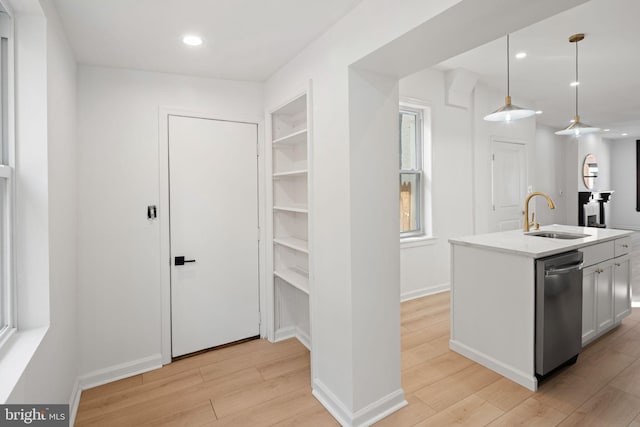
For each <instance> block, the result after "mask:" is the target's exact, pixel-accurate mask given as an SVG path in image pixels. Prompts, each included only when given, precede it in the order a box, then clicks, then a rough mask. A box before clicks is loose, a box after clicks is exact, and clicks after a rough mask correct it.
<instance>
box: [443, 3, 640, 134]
mask: <svg viewBox="0 0 640 427" xmlns="http://www.w3.org/2000/svg"><path fill="white" fill-rule="evenodd" d="M639 16H640V1H638V0H592V1H590V2H588V3H585V4H583V5H581V6H578V7H576V8H574V9H570V10H568V11H566V12H563V13H561V14H558V15H556V16H554V17H551V18H549V19H546V20H544V21H542V22H539V23H537V24H534V25H532V26H530V27H527V28H525V29H522V30H520V31H518V32H515V33H513V34H511V36H510V38H511V96H512V98H513V103H514V104H516V105H519V106H522V107H529V108H534V109H540V110H543V114H542V115H540V116H538V121H539V122H541V123H544V124H547V125H549V126H552V127H554V128H558V129H562V128H564V127H565V126H567V125H568V124H569V120H570V119H572V118H573V116H574V114H575V113H574V111H575V98H574V93H575V92H574V89H573V88H572V87H570V86H569V83H570V82H571V81H573V80H574V74H575V45H574V44H572V43H569V41H568V39H569V36H570V35H572V34H575V33H585V34H586V38H585V39H584V40H583V41H582V42H580V44H579V71H580V83H581V84H580V87H579V90H580V92H579V94H580V98H579V99H580V103H579V112H580V118H581V120H582V121H583V122H586V123H588V124H590V125H593V126H598V127H600V128H603V129H604V128H610V129H611V131H610V132H606V133H603V135H604V136H606V137H607V138H619V137H622V136H621V133H623V132H626V133H628V134H629V136H628V137H640V53H639V52H640V46H639V45H640V25H638V17H639ZM519 51H526V52H527V57H526V58H525V59H522V60H517V59H515V58H514V55H515V54H516V53H517V52H519ZM436 68H439V69H443V70H448V69H455V68H464V69H467V70H469V71H472V72H474V73H476V74H477V75H478V76H479V80H480V81H482V82H484V83H485V84H487V85H489V86H491V87H494V88H496V89H498V90H499V91H500V92H501V93H505V95H506V75H507V74H506V38H504V37H503V38H500V39H498V40H495V41H493V42H491V43H488V44H486V45H483V46H481V47H479V48H477V49H474V50H471V51H469V52H466V53H464V54H462V55H459V56H457V57H454V58H452V59H449V60H447V61H444V62H442V63H441V64H439V65H438V66H437V67H436ZM521 99H524V100H529V101H531V102H533V104H534V105H525V104H526V102H522V101H520V100H521ZM499 106H500V105H496V108H498V107H499ZM487 113H489V111H488V112H487Z"/></svg>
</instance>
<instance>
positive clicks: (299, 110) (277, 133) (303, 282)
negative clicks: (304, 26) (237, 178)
mask: <svg viewBox="0 0 640 427" xmlns="http://www.w3.org/2000/svg"><path fill="white" fill-rule="evenodd" d="M308 101H309V97H308V93H304V94H302V95H300V96H298V97H296V98H295V99H293V100H291V101H290V102H287V103H286V104H284V105H282V106H280V107H278V108H276V109H275V110H273V111H272V112H270V113H269V114H268V115H267V123H268V128H267V133H268V136H269V140H270V146H271V152H270V156H271V157H270V162H268V165H267V169H268V170H269V171H270V173H271V178H272V179H271V180H270V183H269V184H268V188H267V193H268V195H267V198H268V200H267V202H268V205H269V206H270V208H271V209H270V212H269V213H268V215H269V217H270V218H269V219H270V221H268V223H269V229H268V230H267V237H268V239H269V242H268V248H269V249H268V258H269V260H268V265H270V266H271V269H272V270H271V274H270V280H271V283H270V286H269V302H268V304H269V306H270V307H272V308H273V312H272V314H273V316H270V324H269V327H268V333H269V338H270V339H271V340H272V341H280V340H283V339H287V338H291V337H296V338H297V339H298V340H300V342H302V343H303V344H304V345H305V346H307V348H310V347H311V338H310V337H311V324H310V323H311V322H310V316H309V314H310V309H309V307H310V294H311V286H310V280H309V270H310V263H309V260H310V256H311V254H310V249H309V216H310V209H309V176H310V171H309V164H310V162H309V153H310V138H309V135H310V132H309V124H310V119H309V117H310V115H309V108H308V104H309V102H308Z"/></svg>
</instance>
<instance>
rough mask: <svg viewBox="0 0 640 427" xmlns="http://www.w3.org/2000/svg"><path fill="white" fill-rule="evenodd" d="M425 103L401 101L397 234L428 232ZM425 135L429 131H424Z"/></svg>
mask: <svg viewBox="0 0 640 427" xmlns="http://www.w3.org/2000/svg"><path fill="white" fill-rule="evenodd" d="M428 114H429V110H428V107H424V108H417V106H409V105H404V104H400V116H399V118H400V237H401V238H409V237H421V236H428V235H429V234H430V226H429V225H430V218H428V216H427V214H428V212H427V211H428V210H429V203H428V197H429V194H430V192H429V191H428V190H429V188H428V186H429V178H430V177H429V176H428V174H426V173H425V163H427V164H428V162H426V161H425V159H426V158H427V156H425V154H428V150H429V147H428V144H425V140H426V139H427V138H425V133H426V132H425V125H426V124H428ZM427 136H428V135H427Z"/></svg>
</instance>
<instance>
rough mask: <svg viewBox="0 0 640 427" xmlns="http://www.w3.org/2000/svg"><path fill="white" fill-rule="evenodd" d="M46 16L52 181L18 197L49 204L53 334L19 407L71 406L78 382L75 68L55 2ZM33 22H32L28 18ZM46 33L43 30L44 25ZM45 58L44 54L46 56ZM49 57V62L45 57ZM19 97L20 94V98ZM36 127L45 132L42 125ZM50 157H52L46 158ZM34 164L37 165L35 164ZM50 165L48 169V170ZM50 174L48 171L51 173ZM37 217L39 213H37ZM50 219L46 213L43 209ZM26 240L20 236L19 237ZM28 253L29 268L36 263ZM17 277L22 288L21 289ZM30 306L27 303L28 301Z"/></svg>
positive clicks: (24, 385) (22, 387) (17, 393)
mask: <svg viewBox="0 0 640 427" xmlns="http://www.w3.org/2000/svg"><path fill="white" fill-rule="evenodd" d="M41 3H42V7H43V9H44V12H45V15H46V18H47V20H46V84H47V86H46V100H47V113H46V121H45V123H47V125H46V127H45V129H44V132H45V134H48V138H47V139H46V140H45V141H46V146H45V150H44V153H42V150H40V151H41V152H40V153H39V154H38V156H40V155H42V154H44V155H45V165H44V167H42V166H40V170H39V179H40V180H42V181H44V182H45V183H46V182H47V179H48V191H47V185H46V184H45V186H44V188H43V189H41V190H42V191H37V192H34V187H33V186H29V187H28V188H29V189H28V190H25V189H23V192H22V194H21V193H18V194H17V197H19V198H22V199H24V200H30V202H29V209H32V210H36V211H37V209H36V208H35V207H34V206H37V205H38V204H40V203H43V204H44V205H45V206H46V204H47V199H48V221H47V222H48V230H49V237H48V245H47V244H46V240H45V241H44V242H43V240H42V239H41V238H40V239H38V242H39V244H40V245H43V246H44V250H47V249H48V264H49V268H48V269H45V270H44V271H42V270H41V267H40V266H38V265H35V266H34V265H33V264H31V267H30V268H31V269H40V273H42V274H44V275H45V279H44V282H43V283H45V284H46V283H48V284H49V286H48V294H49V301H48V310H45V315H46V313H47V311H48V313H49V316H48V318H47V322H48V323H49V330H48V332H47V334H46V336H45V338H44V340H43V341H42V343H41V344H40V347H39V348H38V350H37V351H36V353H35V355H34V356H33V358H32V360H31V362H30V363H29V365H28V367H27V369H26V370H25V372H24V374H23V375H22V377H21V379H20V382H19V383H18V385H17V386H16V388H15V390H14V392H13V394H12V395H11V397H10V399H9V401H10V402H14V403H18V402H20V403H69V401H70V399H71V398H73V396H72V390H73V386H74V382H75V380H76V377H77V365H78V363H77V360H78V359H77V328H76V326H77V316H76V294H77V286H76V229H75V224H76V207H77V199H76V139H75V126H76V81H75V78H76V64H75V60H74V57H73V54H72V52H71V50H70V48H69V44H68V42H67V40H66V38H65V35H64V32H63V31H62V28H61V26H60V22H59V19H58V16H57V14H56V11H55V9H54V8H53V6H52V4H51V2H50V1H42V2H41ZM29 19H33V18H29ZM43 28H44V25H43ZM43 53H44V51H43ZM43 58H44V57H43ZM19 95H20V94H18V96H19ZM32 126H34V127H36V128H38V129H40V125H39V124H37V123H33V124H32ZM20 143H21V139H20V135H18V155H22V156H23V158H24V159H23V160H25V161H28V162H33V158H32V157H30V154H29V152H28V151H26V147H22V146H21V145H20ZM47 155H48V158H47V157H46V156H47ZM31 164H32V165H33V163H31ZM47 165H48V167H47ZM47 169H48V170H47ZM32 214H38V212H32ZM44 214H45V215H46V214H47V210H46V209H45V210H44ZM17 237H18V238H21V236H17ZM34 255H35V254H34V253H29V256H28V257H27V259H26V262H27V263H31V262H33V259H32V258H31V256H34ZM21 284H22V282H21V278H20V277H18V285H21ZM26 302H28V301H26Z"/></svg>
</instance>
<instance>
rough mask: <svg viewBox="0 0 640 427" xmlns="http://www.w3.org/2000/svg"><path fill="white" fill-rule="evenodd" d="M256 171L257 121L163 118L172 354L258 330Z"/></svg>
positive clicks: (243, 335) (252, 333)
mask: <svg viewBox="0 0 640 427" xmlns="http://www.w3.org/2000/svg"><path fill="white" fill-rule="evenodd" d="M257 175H258V174H257V125H255V124H248V123H237V122H228V121H220V120H209V119H201V118H193V117H181V116H170V117H169V197H170V201H169V205H170V230H171V335H172V336H171V340H172V355H173V357H176V356H181V355H184V354H188V353H192V352H195V351H198V350H202V349H206V348H210V347H215V346H218V345H221V344H226V343H229V342H233V341H237V340H240V339H244V338H248V337H252V336H256V335H258V334H259V289H258V176H257ZM177 257H185V261H184V264H183V265H180V264H181V262H180V260H179V258H177Z"/></svg>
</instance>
